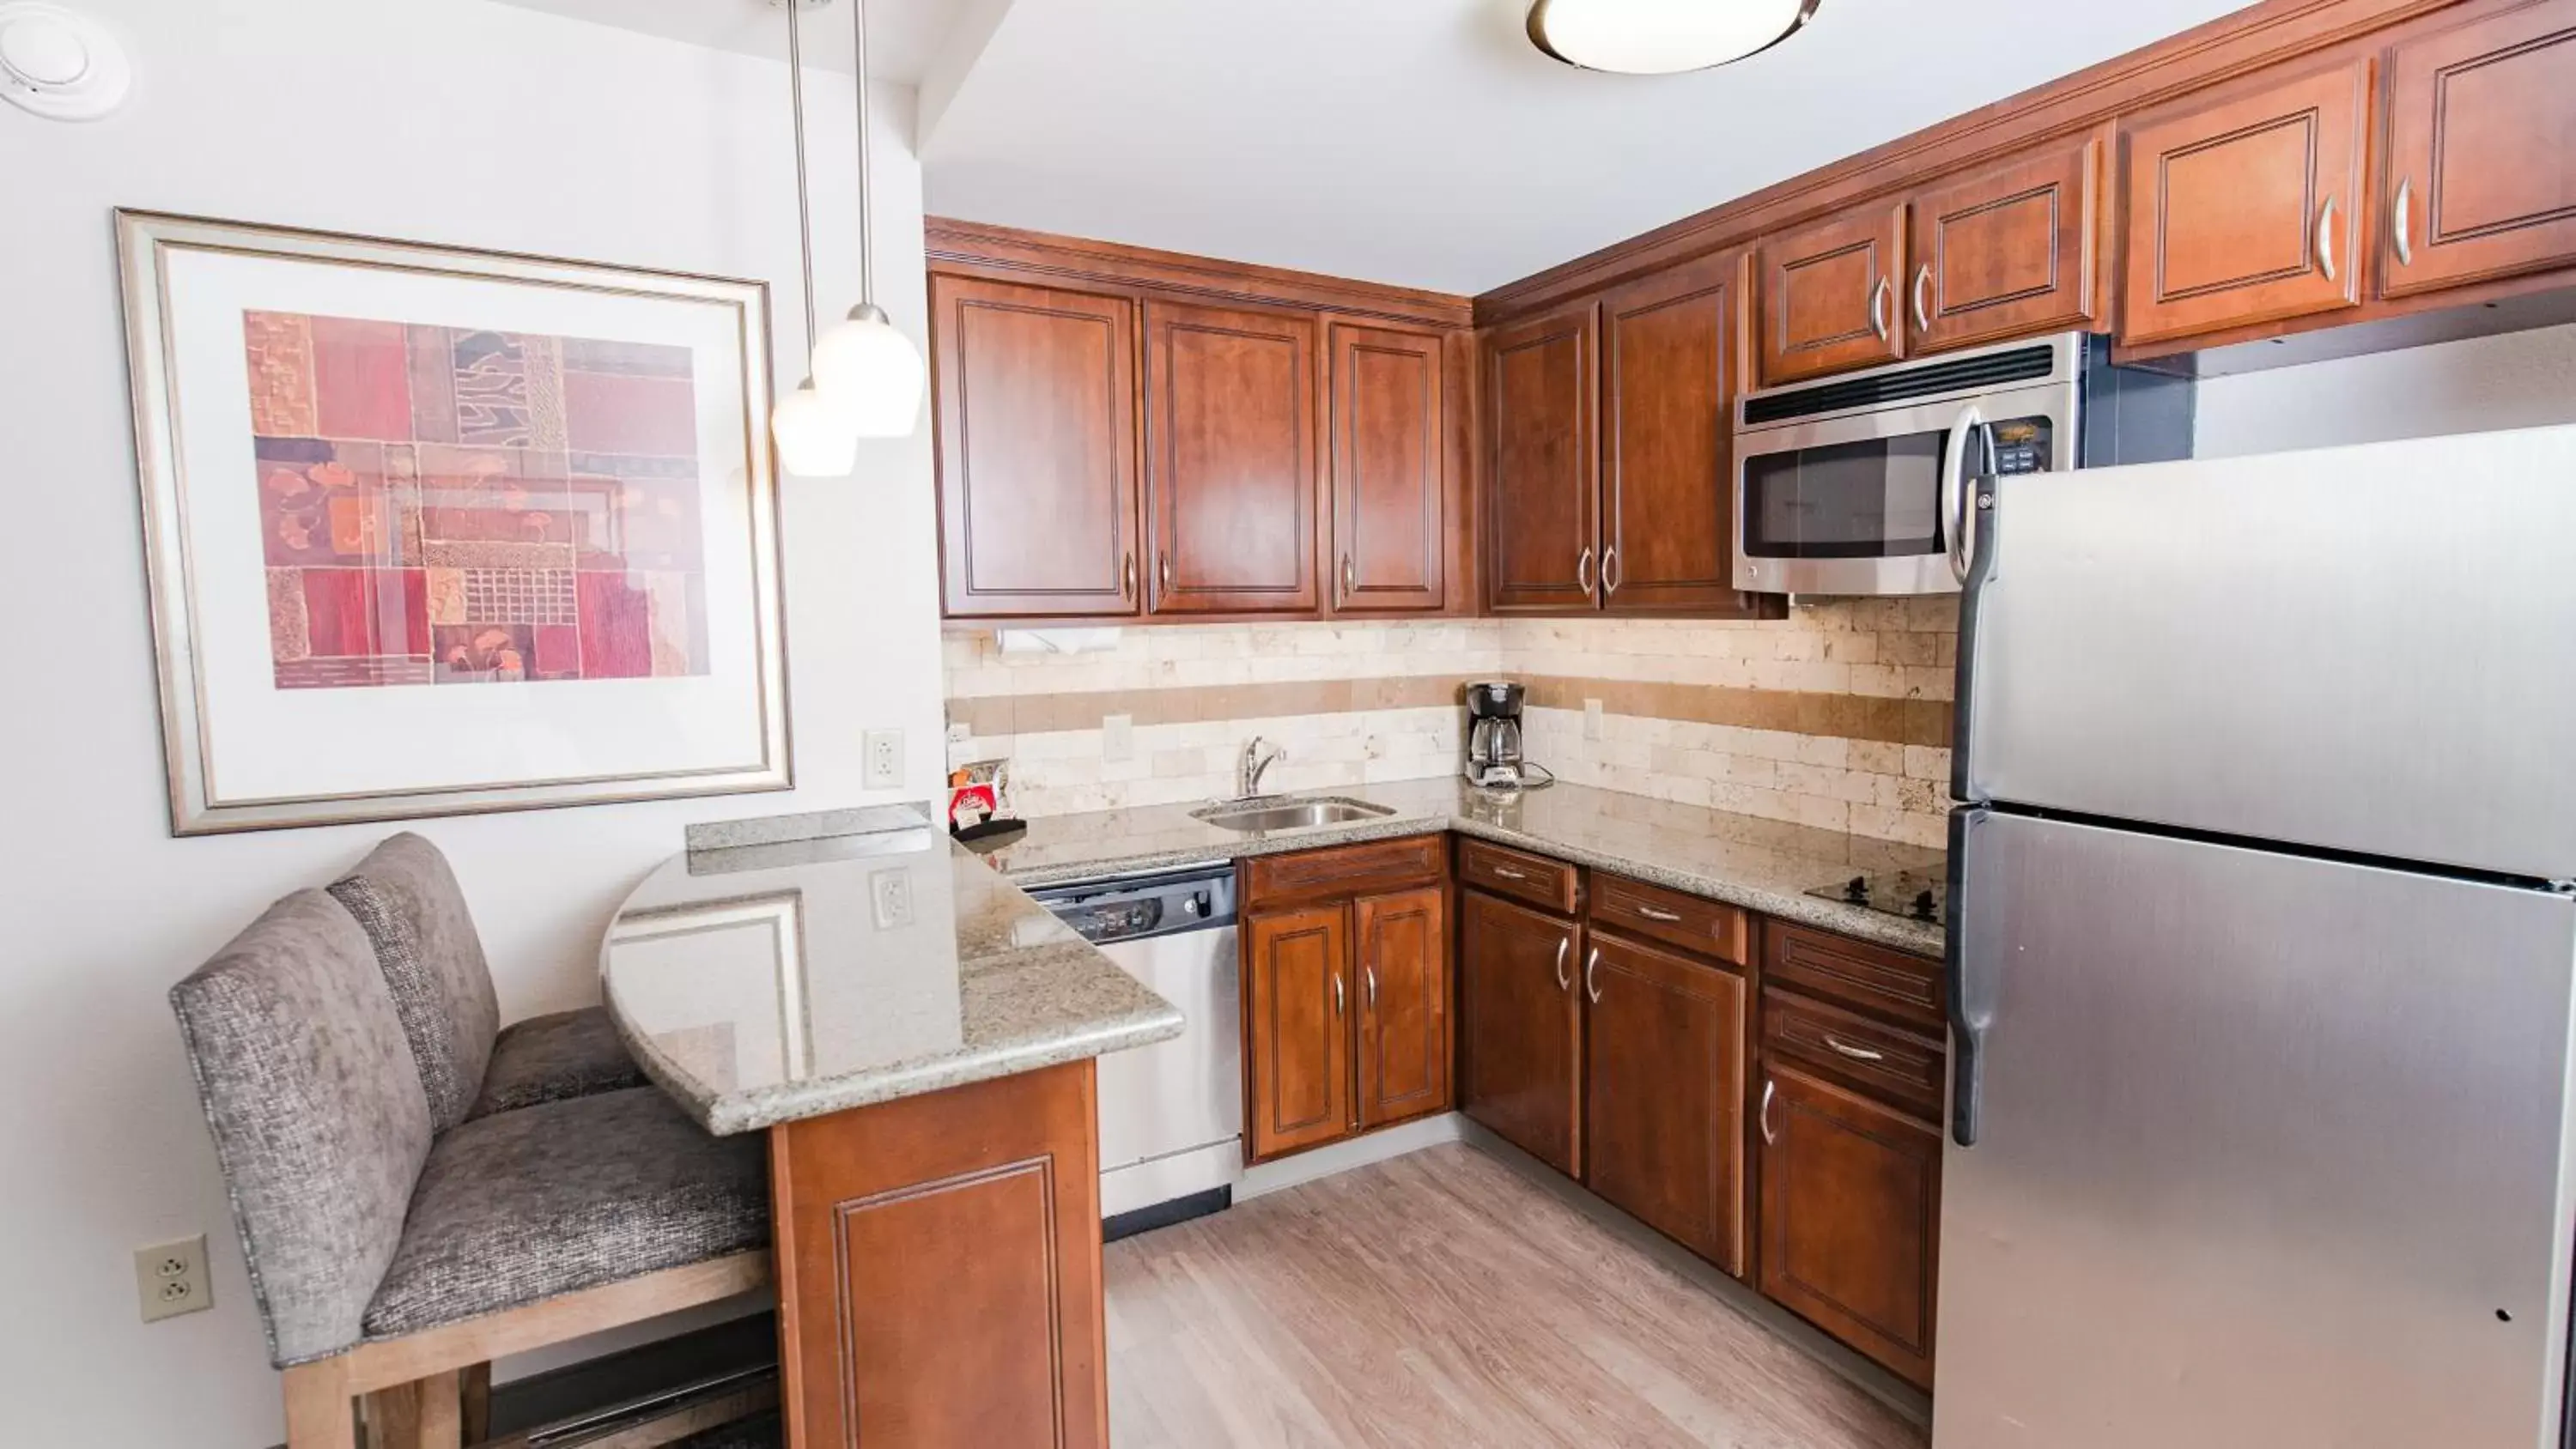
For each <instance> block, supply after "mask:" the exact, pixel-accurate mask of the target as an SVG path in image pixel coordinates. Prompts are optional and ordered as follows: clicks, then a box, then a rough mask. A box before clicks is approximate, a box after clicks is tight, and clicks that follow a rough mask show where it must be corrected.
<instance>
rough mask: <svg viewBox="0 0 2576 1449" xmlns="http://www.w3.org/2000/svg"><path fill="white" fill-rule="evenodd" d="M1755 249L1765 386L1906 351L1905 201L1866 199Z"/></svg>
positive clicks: (1886, 358) (1897, 356) (1866, 363)
mask: <svg viewBox="0 0 2576 1449" xmlns="http://www.w3.org/2000/svg"><path fill="white" fill-rule="evenodd" d="M1755 257H1756V259H1757V260H1756V265H1755V276H1756V278H1757V282H1758V286H1759V288H1760V291H1761V294H1762V295H1761V310H1760V317H1761V331H1760V333H1759V335H1758V340H1757V344H1756V347H1755V351H1756V353H1757V355H1758V356H1759V358H1760V360H1761V365H1762V383H1763V385H1764V386H1766V387H1776V386H1778V385H1779V384H1781V383H1784V382H1796V381H1798V380H1799V379H1801V378H1809V377H1816V376H1820V375H1822V374H1824V373H1828V372H1843V371H1846V370H1848V369H1851V368H1855V367H1871V366H1875V365H1877V364H1879V363H1883V362H1895V361H1898V360H1900V359H1902V358H1903V357H1904V356H1905V322H1904V319H1903V318H1902V317H1900V316H1899V315H1898V310H1897V309H1898V308H1899V307H1900V306H1901V305H1902V300H1901V299H1900V298H1899V297H1898V295H1897V293H1898V292H1899V291H1900V290H1901V289H1902V287H1903V285H1904V283H1903V280H1902V278H1903V275H1904V272H1905V206H1904V204H1903V203H1901V202H1900V203H1897V204H1895V205H1893V206H1891V205H1889V204H1887V203H1885V202H1871V203H1869V204H1867V205H1864V206H1861V207H1859V208H1857V209H1855V210H1852V211H1847V212H1843V213H1841V214H1839V215H1836V216H1832V217H1828V218H1826V219H1825V220H1823V221H1820V222H1816V223H1814V224H1812V225H1810V226H1807V227H1804V228H1801V229H1799V230H1797V231H1790V232H1783V233H1781V234H1780V235H1778V236H1773V237H1766V238H1764V240H1763V242H1762V245H1761V248H1760V250H1759V251H1757V252H1756V253H1755Z"/></svg>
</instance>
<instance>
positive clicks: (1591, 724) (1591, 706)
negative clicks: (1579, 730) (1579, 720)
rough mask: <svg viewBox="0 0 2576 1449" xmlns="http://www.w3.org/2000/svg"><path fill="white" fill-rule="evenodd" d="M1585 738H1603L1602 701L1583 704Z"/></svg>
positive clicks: (1588, 701)
mask: <svg viewBox="0 0 2576 1449" xmlns="http://www.w3.org/2000/svg"><path fill="white" fill-rule="evenodd" d="M1583 737H1584V738H1585V739H1587V740H1598V739H1600V738H1601V701H1599V700H1597V699H1587V700H1585V701H1584V702H1583Z"/></svg>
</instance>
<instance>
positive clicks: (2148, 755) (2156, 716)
mask: <svg viewBox="0 0 2576 1449" xmlns="http://www.w3.org/2000/svg"><path fill="white" fill-rule="evenodd" d="M1973 496H1974V499H1975V510H1974V511H1975V516H1976V519H1977V522H1978V525H1979V526H1978V528H1977V530H1976V534H1975V537H1974V539H1973V547H1972V551H1971V557H1972V558H1973V563H1972V565H1971V570H1970V572H1971V578H1970V584H1969V588H1968V590H1967V593H1966V598H1965V603H1964V611H1965V612H1964V614H1963V618H1962V631H1961V640H1960V653H1961V659H1960V681H1959V682H1960V691H1959V698H1960V706H1961V707H1960V719H1959V729H1958V737H1957V738H1958V745H1957V754H1956V757H1955V759H1956V766H1955V777H1954V781H1953V784H1954V792H1953V793H1954V795H1955V796H1956V798H1957V799H1958V800H1959V801H1960V802H1961V804H1960V806H1959V808H1958V810H1957V811H1956V813H1955V814H1954V816H1953V818H1952V824H1951V859H1950V869H1951V872H1952V875H1951V890H1952V894H1951V897H1950V926H1949V933H1950V942H1949V955H1950V959H1949V972H1950V993H1951V1012H1952V1091H1951V1095H1952V1104H1951V1112H1950V1117H1951V1121H1950V1140H1949V1142H1948V1144H1947V1146H1946V1148H1945V1156H1944V1160H1943V1186H1942V1198H1943V1200H1942V1212H1941V1242H1940V1262H1939V1270H1940V1310H1939V1318H1938V1324H1937V1329H1936V1348H1935V1352H1936V1355H1937V1369H1936V1378H1935V1390H1934V1409H1933V1416H1934V1417H1933V1444H1934V1446H1935V1449H2131V1446H2135V1449H2181V1446H2189V1449H2231V1446H2240V1445H2241V1446H2248V1449H2252V1446H2261V1449H2298V1446H2311V1445H2313V1446H2328V1445H2332V1446H2352V1449H2376V1446H2387V1449H2536V1446H2557V1445H2560V1444H2561V1443H2562V1441H2563V1436H2565V1434H2566V1432H2567V1431H2566V1428H2565V1426H2564V1423H2563V1413H2564V1407H2563V1403H2562V1400H2563V1398H2564V1389H2565V1383H2566V1379H2567V1359H2568V1318H2569V1301H2568V1278H2569V1257H2570V1244H2571V1240H2572V1236H2576V1217H2572V1216H2571V1214H2576V1200H2572V1199H2571V1192H2570V1189H2571V1183H2570V1163H2571V1160H2576V1157H2571V1151H2570V1148H2571V1142H2570V1122H2571V1115H2570V1050H2569V1040H2570V1008H2571V996H2572V995H2576V993H2571V989H2570V983H2571V978H2572V977H2576V899H2571V896H2570V893H2569V887H2568V884H2567V882H2569V881H2570V880H2571V879H2576V428H2553V429H2538V430H2533V431H2528V432H2514V433H2492V434H2482V435H2473V436H2466V437H2456V438H2441V439H2429V440H2425V441H2421V442H2407V443H2392V444H2375V445H2371V446H2366V447H2357V448H2339V449H2331V450H2324V451H2318V452H2309V453H2289V454H2278V455H2273V456H2268V457H2253V458H2241V459H2230V460H2218V461H2194V462H2183V463H2163V464H2153V465H2148V466H2143V467H2128V468H2106V469H2098V470H2091V471H2080V472H2074V473H2055V474H2037V475H2027V476H2017V477H2007V478H2003V479H2000V480H1997V479H1984V480H1978V481H1977V483H1976V484H1975V486H1974V494H1973Z"/></svg>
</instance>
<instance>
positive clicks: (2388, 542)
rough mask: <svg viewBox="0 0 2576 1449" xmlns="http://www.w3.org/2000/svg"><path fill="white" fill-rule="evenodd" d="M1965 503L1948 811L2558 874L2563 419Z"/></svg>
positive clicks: (2568, 447)
mask: <svg viewBox="0 0 2576 1449" xmlns="http://www.w3.org/2000/svg"><path fill="white" fill-rule="evenodd" d="M1992 486H1993V489H1994V492H1995V498H1996V506H1995V507H1994V509H1993V510H1992V511H1991V513H1990V514H1988V515H1987V516H1986V517H1985V519H1984V522H1983V524H1982V525H1981V531H1982V532H1983V534H1984V535H1985V536H1986V542H1985V543H1983V544H1981V545H1980V558H1979V569H1980V571H1981V582H1980V583H1979V584H1978V585H1977V586H1976V588H1975V597H1974V599H1973V601H1972V603H1971V606H1970V609H1969V614H1968V618H1969V621H1970V626H1969V629H1968V636H1967V638H1966V639H1965V641H1964V642H1963V647H1962V650H1961V675H1962V678H1961V681H1960V685H1961V689H1962V691H1963V693H1964V695H1965V697H1966V703H1967V706H1968V708H1967V717H1966V727H1965V729H1964V730H1963V731H1962V738H1963V740H1964V741H1965V753H1964V755H1963V757H1962V758H1961V760H1960V761H1959V762H1958V766H1957V780H1956V783H1957V788H1958V790H1959V793H1960V795H1961V798H1963V799H1967V800H1970V801H2009V802H2016V803H2020V804H2026V805H2034V806H2043V807H2053V808H2056V809H2060V810H2066V811H2075V812H2082V813H2087V814H2093V815H2101V816H2108V817H2113V818H2117V819H2122V820H2133V821H2139V822H2142V823H2150V824H2157V825H2165V826H2175V827H2182V828H2188V829H2195V830H2203V831H2210V832H2216V833H2222V834H2229V835H2239V836H2246V837H2252V838H2259V839H2265V840H2279V841H2286V842H2293V843H2298V844H2304V845H2312V846H2320V847H2328V848H2333V849H2339V850H2346V851H2352V852H2356V853H2361V854H2370V855H2380V856H2387V857H2392V858H2400V859H2407V860H2420V861H2425V862H2430V863H2436V864H2442V865H2450V866H2458V867H2464V868H2470V869H2483V870H2490V871H2496V872H2502V873H2507V874H2516V875H2528V876H2534V877H2541V878H2546V879H2562V878H2567V877H2576V768H2570V767H2569V765H2568V753H2567V752H2568V748H2569V742H2570V741H2576V669H2572V668H2569V667H2568V666H2567V661H2568V659H2569V654H2570V646H2571V641H2576V565H2571V563H2570V560H2571V557H2576V552H2571V550H2576V427H2562V428H2540V429H2532V430H2528V431H2522V432H2505V433H2484V434H2475V435H2469V436H2462V437H2450V438H2427V439H2422V440H2418V441H2412V442H2398V443H2376V444H2371V445H2368V446H2365V447H2356V448H2335V449H2324V450H2319V451H2315V452H2304V453H2281V454H2273V455H2270V456H2264V457H2250V458H2233V459H2221V460H2202V461H2195V462H2187V463H2163V464H2150V465H2145V466H2138V467H2127V468H2104V469H2090V470H2084V471H2079V472H2074V473H2064V474H2049V475H2044V476H2025V477H2006V478H2001V479H1997V480H1994V482H1993V484H1992Z"/></svg>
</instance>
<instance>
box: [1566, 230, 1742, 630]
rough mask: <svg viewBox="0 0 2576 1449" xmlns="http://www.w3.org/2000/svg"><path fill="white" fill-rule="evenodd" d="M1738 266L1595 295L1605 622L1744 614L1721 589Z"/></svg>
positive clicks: (1711, 264) (1703, 265)
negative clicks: (1614, 617)
mask: <svg viewBox="0 0 2576 1449" xmlns="http://www.w3.org/2000/svg"><path fill="white" fill-rule="evenodd" d="M1742 260H1743V259H1742V256H1741V254H1738V253H1727V254H1725V255H1723V256H1717V257H1711V258H1708V259H1705V260H1703V261H1698V262H1693V263H1691V264H1689V265H1687V266H1681V267H1675V268H1673V269H1672V270H1670V271H1667V272H1662V273H1659V274H1657V275H1655V276H1651V277H1648V278H1646V279H1644V280H1642V281H1638V282H1633V283H1630V284H1629V285H1627V286H1624V287H1621V288H1618V289H1617V290H1615V291H1613V292H1611V293H1610V294H1609V295H1608V296H1606V297H1604V298H1603V299H1602V303H1601V357H1602V389H1601V392H1602V400H1601V433H1602V463H1601V532H1602V540H1601V566H1600V584H1601V593H1602V602H1603V603H1604V605H1605V606H1606V607H1607V608H1608V609H1609V610H1610V612H1612V613H1614V614H1665V613H1688V614H1692V615H1695V616H1698V617H1702V618H1706V617H1711V616H1716V615H1723V614H1740V613H1746V612H1749V606H1748V605H1747V603H1746V602H1745V596H1744V595H1742V594H1739V593H1737V592H1736V590H1735V586H1734V584H1733V582H1732V579H1733V577H1734V571H1735V507H1734V502H1735V468H1734V448H1733V443H1734V428H1733V418H1732V417H1731V416H1730V413H1729V409H1730V408H1731V407H1732V406H1733V403H1734V400H1735V393H1736V377H1735V370H1736V356H1737V346H1738V334H1737V328H1736V311H1737V301H1738V286H1739V280H1738V278H1739V273H1740V272H1741V269H1742Z"/></svg>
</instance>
